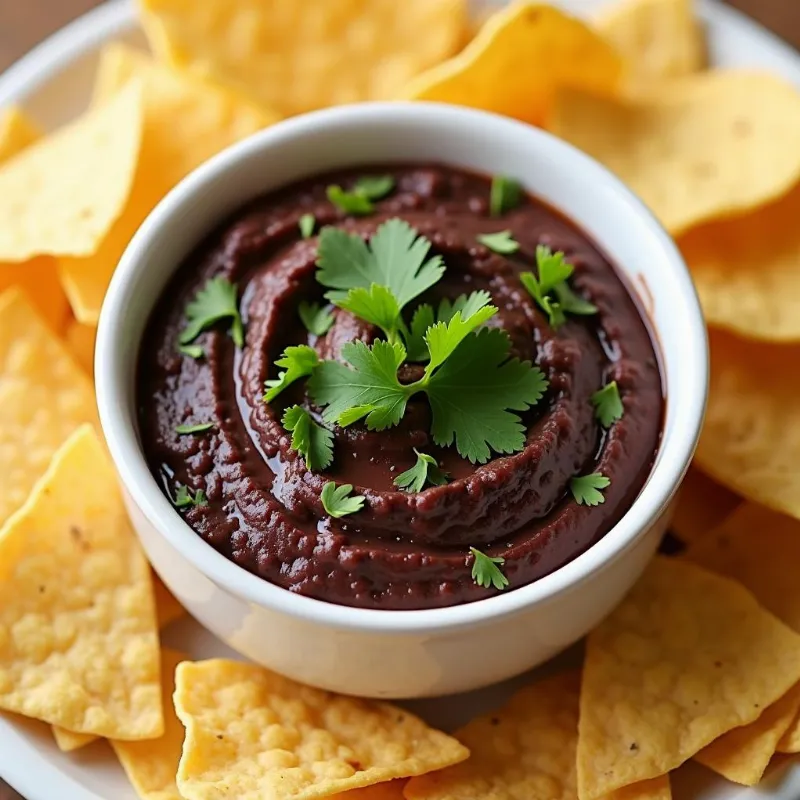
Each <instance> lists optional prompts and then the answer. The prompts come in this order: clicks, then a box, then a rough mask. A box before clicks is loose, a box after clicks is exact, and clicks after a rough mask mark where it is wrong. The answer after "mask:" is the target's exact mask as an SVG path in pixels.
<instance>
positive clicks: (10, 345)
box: [0, 289, 97, 525]
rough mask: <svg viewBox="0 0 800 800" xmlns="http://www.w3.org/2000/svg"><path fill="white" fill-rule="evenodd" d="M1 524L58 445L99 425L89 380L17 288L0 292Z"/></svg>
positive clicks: (47, 462)
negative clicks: (85, 427)
mask: <svg viewBox="0 0 800 800" xmlns="http://www.w3.org/2000/svg"><path fill="white" fill-rule="evenodd" d="M0 320H2V325H0V409H2V414H0V463H2V464H3V465H4V472H3V480H2V481H0V525H2V524H3V522H5V520H6V518H7V517H8V515H9V514H10V513H11V512H12V511H15V510H16V509H17V508H19V507H20V506H21V505H22V503H23V502H24V501H25V499H26V498H27V496H28V494H29V493H30V491H31V489H32V488H33V486H34V484H35V483H36V481H37V480H38V479H39V478H40V477H41V476H42V475H43V474H44V471H45V470H46V469H47V466H48V464H49V463H50V458H51V457H52V455H53V453H55V451H56V450H57V449H58V447H59V446H60V445H61V443H62V442H63V441H64V440H65V439H66V438H67V437H68V436H69V435H70V434H71V433H72V432H73V431H74V430H75V428H77V427H78V426H79V425H81V424H82V423H84V422H91V423H94V424H97V412H96V410H95V401H94V392H93V391H92V385H91V383H90V381H89V379H88V378H87V377H86V375H84V373H83V372H82V371H81V369H80V367H79V366H78V365H77V364H76V363H75V362H74V361H73V360H72V358H71V357H70V355H69V353H68V352H67V350H66V348H65V346H64V343H63V342H61V341H60V340H59V339H57V338H56V337H55V336H54V335H53V333H52V332H51V331H50V330H48V328H47V326H46V325H45V324H44V323H43V322H42V320H41V319H40V318H39V317H38V316H37V314H36V312H35V311H34V310H33V308H32V306H31V304H30V303H29V302H28V300H27V298H26V296H25V295H24V294H22V292H20V291H18V290H17V289H8V290H7V291H6V292H5V293H3V294H2V295H0Z"/></svg>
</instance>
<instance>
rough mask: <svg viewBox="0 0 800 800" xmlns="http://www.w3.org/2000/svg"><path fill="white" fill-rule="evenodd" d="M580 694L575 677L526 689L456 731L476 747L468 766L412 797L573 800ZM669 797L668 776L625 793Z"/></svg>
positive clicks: (419, 787)
mask: <svg viewBox="0 0 800 800" xmlns="http://www.w3.org/2000/svg"><path fill="white" fill-rule="evenodd" d="M579 690H580V675H579V674H578V673H577V672H574V673H568V674H564V675H557V676H555V677H553V678H548V679H546V680H543V681H539V682H537V683H534V684H533V685H531V686H527V687H525V688H524V689H522V690H520V691H519V692H517V693H516V694H515V695H514V696H513V697H512V698H511V699H510V700H509V701H508V703H507V704H506V705H505V706H504V707H503V708H501V709H500V710H499V711H496V712H494V713H491V714H486V715H485V716H482V717H478V718H477V719H474V720H472V722H470V723H468V724H467V725H465V726H464V727H463V728H461V729H460V730H458V731H456V734H455V735H456V736H457V738H458V739H459V741H461V742H463V743H464V744H465V745H466V746H467V747H468V748H469V749H470V757H469V759H468V760H467V761H464V762H463V763H461V764H456V765H455V766H453V767H448V768H447V769H444V770H440V771H439V772H432V773H430V774H428V775H423V776H422V777H420V778H412V779H411V780H410V781H409V783H408V786H407V787H406V790H405V796H406V798H407V799H408V800H478V798H486V799H487V800H489V798H491V800H518V798H519V799H521V798H526V799H527V798H530V800H534V798H547V800H575V798H576V797H577V786H576V775H575V749H576V747H577V744H578V695H579ZM669 798H670V789H669V778H668V777H667V776H663V777H661V778H656V779H655V780H652V781H646V782H644V783H642V784H639V785H637V786H632V787H630V789H629V790H628V793H626V794H625V795H624V800H669ZM608 800H612V798H611V797H610V798H608ZM613 800H623V796H622V795H621V794H620V795H617V794H615V795H614V796H613Z"/></svg>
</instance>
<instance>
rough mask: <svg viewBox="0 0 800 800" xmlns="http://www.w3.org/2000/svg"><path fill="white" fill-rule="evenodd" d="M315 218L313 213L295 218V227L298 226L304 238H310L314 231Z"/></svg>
mask: <svg viewBox="0 0 800 800" xmlns="http://www.w3.org/2000/svg"><path fill="white" fill-rule="evenodd" d="M316 224H317V220H316V219H315V218H314V215H313V214H303V216H302V217H300V219H299V220H297V227H298V228H300V235H301V236H302V237H303V238H304V239H310V238H311V236H312V235H313V233H314V228H315V227H316Z"/></svg>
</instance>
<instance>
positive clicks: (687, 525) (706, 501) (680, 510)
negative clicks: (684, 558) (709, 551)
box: [670, 466, 742, 544]
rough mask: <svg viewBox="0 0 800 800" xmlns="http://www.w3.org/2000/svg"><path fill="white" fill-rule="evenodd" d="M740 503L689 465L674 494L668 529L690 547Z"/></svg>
mask: <svg viewBox="0 0 800 800" xmlns="http://www.w3.org/2000/svg"><path fill="white" fill-rule="evenodd" d="M741 502H742V498H741V497H739V495H737V494H734V493H733V492H732V491H731V490H730V489H726V488H725V487H724V486H722V485H721V484H719V483H717V482H716V481H715V480H712V479H711V478H709V477H708V475H706V474H705V473H704V472H703V471H702V470H700V469H699V468H698V467H696V466H691V467H689V472H688V473H687V474H686V477H685V478H684V480H683V483H682V484H681V488H680V491H679V492H678V497H677V499H676V501H675V509H674V512H673V516H672V522H671V523H670V528H671V529H672V530H673V531H674V532H675V533H676V534H677V535H678V537H679V538H680V539H681V541H683V542H684V543H686V544H690V543H691V542H694V541H696V540H697V539H700V538H702V537H703V536H705V535H706V534H707V533H708V532H709V531H712V530H714V528H716V527H717V526H718V525H719V524H720V523H722V521H723V520H724V519H725V518H726V517H727V516H728V515H729V514H730V513H731V512H732V511H733V510H734V509H735V508H736V507H737V506H738V505H740V504H741Z"/></svg>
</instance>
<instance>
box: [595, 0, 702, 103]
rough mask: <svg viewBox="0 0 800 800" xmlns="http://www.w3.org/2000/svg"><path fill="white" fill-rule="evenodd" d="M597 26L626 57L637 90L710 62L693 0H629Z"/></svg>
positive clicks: (632, 83) (606, 12)
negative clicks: (706, 54) (706, 57)
mask: <svg viewBox="0 0 800 800" xmlns="http://www.w3.org/2000/svg"><path fill="white" fill-rule="evenodd" d="M597 29H598V30H599V31H600V33H601V34H602V35H603V37H604V38H605V39H607V40H608V41H609V42H611V44H612V45H614V47H615V48H616V49H617V52H619V53H620V54H621V55H622V56H623V57H624V58H625V59H626V60H627V62H628V73H629V87H630V88H631V89H632V90H633V91H642V90H645V89H647V88H652V87H653V84H657V83H658V82H659V81H663V80H668V79H671V78H682V77H684V76H686V75H691V74H692V73H695V72H699V71H700V70H701V69H703V67H704V66H705V41H704V38H703V30H702V28H701V27H700V23H699V21H698V20H697V19H696V17H695V15H694V3H693V0H624V2H621V3H616V4H614V5H613V6H612V7H611V8H610V9H608V10H607V11H605V12H604V13H603V14H602V16H600V17H599V18H598V19H597Z"/></svg>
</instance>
